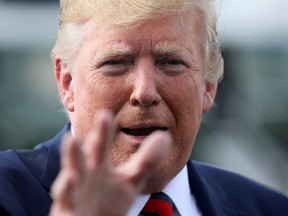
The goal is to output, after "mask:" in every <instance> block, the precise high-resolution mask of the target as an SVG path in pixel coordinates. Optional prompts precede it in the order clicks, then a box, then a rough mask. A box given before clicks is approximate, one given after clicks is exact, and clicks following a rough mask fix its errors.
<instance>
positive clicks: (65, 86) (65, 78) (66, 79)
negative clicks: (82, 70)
mask: <svg viewBox="0 0 288 216" xmlns="http://www.w3.org/2000/svg"><path fill="white" fill-rule="evenodd" d="M54 72H55V77H56V81H57V85H58V91H59V95H60V98H61V101H62V104H63V106H64V107H65V109H66V110H67V111H70V112H73V111H74V89H73V83H72V75H71V71H70V69H69V67H68V65H67V64H66V63H64V62H63V61H62V60H61V59H59V58H57V57H56V58H55V59H54Z"/></svg>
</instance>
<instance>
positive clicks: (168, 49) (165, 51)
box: [153, 42, 189, 56]
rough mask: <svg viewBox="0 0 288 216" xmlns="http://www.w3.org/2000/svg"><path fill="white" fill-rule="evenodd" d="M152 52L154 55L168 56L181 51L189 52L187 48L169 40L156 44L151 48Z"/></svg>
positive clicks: (175, 54) (176, 54) (178, 53)
mask: <svg viewBox="0 0 288 216" xmlns="http://www.w3.org/2000/svg"><path fill="white" fill-rule="evenodd" d="M153 53H154V54H155V55H169V56H178V55H180V54H182V53H185V54H189V52H188V50H187V49H185V48H184V47H183V46H180V45H178V44H176V43H169V42H163V43H159V44H157V45H156V46H155V47H154V48H153Z"/></svg>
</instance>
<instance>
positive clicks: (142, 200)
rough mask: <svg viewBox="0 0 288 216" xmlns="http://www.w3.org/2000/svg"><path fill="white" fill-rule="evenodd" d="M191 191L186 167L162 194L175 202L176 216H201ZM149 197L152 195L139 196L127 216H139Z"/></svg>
mask: <svg viewBox="0 0 288 216" xmlns="http://www.w3.org/2000/svg"><path fill="white" fill-rule="evenodd" d="M190 191H191V190H190V185H189V179H188V170H187V166H185V167H184V168H183V169H182V170H181V172H180V173H178V175H177V176H176V177H175V178H173V179H172V180H171V181H170V182H169V184H168V185H167V186H166V187H165V188H164V189H163V190H162V192H164V193H165V194H167V195H168V196H169V197H170V198H171V199H172V200H173V202H174V204H175V206H176V208H177V210H176V212H174V215H175V216H177V215H182V216H191V215H193V216H201V213H200V211H199V209H198V208H197V205H196V201H195V199H194V197H193V195H192V194H191V192H190ZM149 197H150V194H144V195H139V196H138V197H137V198H136V200H135V201H134V203H133V205H132V206H131V207H130V209H129V211H128V214H127V216H137V215H139V214H140V212H141V210H142V209H143V208H144V206H145V204H146V202H147V201H148V199H149Z"/></svg>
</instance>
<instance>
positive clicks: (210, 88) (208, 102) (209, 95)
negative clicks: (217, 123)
mask: <svg viewBox="0 0 288 216" xmlns="http://www.w3.org/2000/svg"><path fill="white" fill-rule="evenodd" d="M217 86H218V84H217V82H216V83H206V89H205V92H204V98H203V110H202V112H203V113H207V112H209V110H210V109H211V107H212V106H213V105H214V100H215V96H216V93H217Z"/></svg>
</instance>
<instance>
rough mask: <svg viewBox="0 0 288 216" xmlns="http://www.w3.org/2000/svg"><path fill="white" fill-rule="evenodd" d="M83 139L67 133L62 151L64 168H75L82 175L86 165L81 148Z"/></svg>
mask: <svg viewBox="0 0 288 216" xmlns="http://www.w3.org/2000/svg"><path fill="white" fill-rule="evenodd" d="M80 144H81V141H80V139H79V138H75V137H73V136H72V134H71V133H67V134H66V135H65V137H64V139H63V144H62V152H61V166H62V168H63V167H65V168H67V167H69V169H73V170H75V172H78V173H79V176H82V175H81V174H82V173H83V169H84V168H83V167H84V161H83V159H84V157H83V153H82V150H81V148H80Z"/></svg>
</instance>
